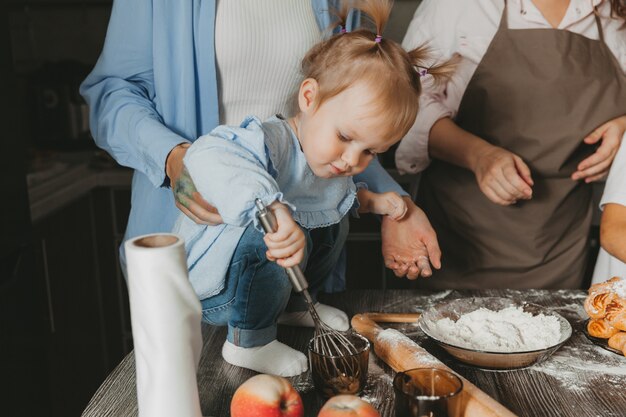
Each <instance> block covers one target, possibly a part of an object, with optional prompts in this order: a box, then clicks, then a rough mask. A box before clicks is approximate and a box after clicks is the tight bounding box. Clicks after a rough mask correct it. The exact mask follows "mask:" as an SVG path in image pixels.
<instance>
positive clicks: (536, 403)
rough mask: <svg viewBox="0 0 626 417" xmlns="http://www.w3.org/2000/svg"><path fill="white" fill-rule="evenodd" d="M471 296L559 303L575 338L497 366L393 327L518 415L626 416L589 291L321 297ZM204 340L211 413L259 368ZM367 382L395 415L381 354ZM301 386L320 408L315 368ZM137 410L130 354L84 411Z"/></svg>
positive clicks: (375, 306) (417, 300)
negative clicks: (512, 367) (472, 361)
mask: <svg viewBox="0 0 626 417" xmlns="http://www.w3.org/2000/svg"><path fill="white" fill-rule="evenodd" d="M468 296H502V297H511V298H515V299H520V300H526V301H529V302H532V303H536V304H540V305H543V306H546V307H549V308H551V309H554V310H555V311H557V312H558V313H560V314H561V315H562V316H564V317H565V318H566V319H568V320H569V322H570V323H571V324H572V326H573V328H574V333H573V335H572V337H571V339H570V340H569V341H568V342H567V343H566V344H565V345H564V346H562V347H561V348H560V349H559V350H558V351H557V352H556V353H555V354H554V355H553V356H552V357H550V358H549V359H548V360H547V361H545V362H543V363H542V364H537V365H534V366H533V367H530V368H527V369H522V370H516V371H507V372H493V371H485V370H481V369H476V368H472V367H469V366H466V365H462V364H460V363H458V362H456V361H455V360H454V359H452V358H451V357H450V356H449V355H448V354H447V353H446V352H445V351H443V350H442V349H441V348H439V347H438V346H436V345H435V344H433V343H432V342H431V341H430V340H428V339H427V337H426V336H425V335H424V334H423V333H422V332H421V331H420V330H419V329H418V328H417V327H416V326H415V325H414V324H401V325H393V326H388V327H394V328H397V329H399V330H400V331H402V332H403V333H405V334H406V335H408V336H409V337H410V338H411V339H413V340H415V341H416V342H418V343H419V344H420V345H421V346H423V347H424V348H426V349H427V350H428V351H429V352H430V353H432V354H433V355H435V356H437V357H438V358H439V359H441V360H442V361H443V362H444V363H446V365H448V366H449V367H451V368H452V369H454V370H455V371H456V372H458V373H459V374H461V375H463V376H464V377H465V378H467V379H468V380H469V381H471V382H472V383H474V384H475V385H476V386H478V387H479V388H480V389H482V390H483V391H485V392H486V393H487V394H489V395H491V396H492V397H493V398H495V399H496V400H497V401H499V402H501V403H502V404H503V405H505V406H506V407H507V408H509V409H510V410H511V411H513V412H514V413H516V414H518V415H520V416H542V417H543V416H546V417H547V416H555V417H567V416H572V417H573V416H575V417H580V416H602V417H609V416H614V417H618V416H626V358H624V357H621V356H618V355H616V354H614V353H611V352H608V351H606V350H604V349H602V348H600V347H597V346H595V345H593V344H592V343H591V342H590V341H589V340H588V339H587V338H586V337H585V335H584V334H583V333H582V330H583V328H584V321H585V320H586V314H585V312H584V310H583V308H582V305H583V301H584V299H585V293H584V292H583V291H569V290H522V291H517V290H480V291H444V292H427V291H423V290H354V291H347V292H345V293H341V294H335V295H332V296H325V297H323V298H322V301H324V302H326V303H328V304H331V305H334V306H337V307H339V308H342V309H343V310H344V311H346V312H347V313H348V314H349V315H353V314H356V313H362V312H372V311H378V312H414V311H420V310H423V309H424V308H425V307H426V306H427V305H429V304H432V303H435V302H437V301H440V300H442V299H444V298H445V299H452V298H460V297H468ZM202 333H203V338H204V347H203V351H202V358H201V359H200V366H199V371H198V387H199V392H200V403H201V408H202V412H203V414H204V415H205V416H213V417H223V416H228V415H229V405H230V400H231V398H232V395H233V393H234V391H235V390H236V389H237V387H238V386H239V385H240V384H241V383H243V382H244V381H245V380H246V379H248V378H250V377H251V376H253V375H255V372H253V371H249V370H246V369H241V368H238V367H234V366H231V365H229V364H227V363H225V362H224V360H223V359H222V357H221V353H220V351H221V347H222V344H223V342H224V340H225V338H226V329H225V328H219V327H212V326H208V325H204V324H203V329H202ZM311 335H312V329H302V328H293V327H282V326H281V327H279V332H278V339H279V340H281V341H283V342H285V343H287V344H288V345H290V346H292V347H294V348H297V349H299V350H301V351H303V352H306V349H305V347H306V344H307V342H308V341H309V339H310V338H311ZM369 367H370V369H369V377H368V385H367V387H366V388H365V390H364V392H363V393H362V397H363V398H365V399H366V400H368V401H370V402H371V403H372V404H373V405H374V406H375V407H376V408H377V409H378V410H379V412H380V413H381V416H383V417H392V416H393V415H394V411H393V407H394V404H393V388H392V386H391V381H392V376H393V374H394V373H393V371H392V370H391V369H390V368H389V367H388V366H387V365H386V364H385V363H383V362H382V361H380V360H379V359H378V358H377V357H376V356H375V354H372V355H371V357H370V366H369ZM290 380H291V382H292V384H293V385H294V386H295V387H296V389H298V391H300V394H301V395H302V398H303V401H304V404H305V415H306V416H307V417H308V416H311V417H314V416H316V415H317V412H318V411H319V409H320V407H321V405H322V404H323V401H322V400H321V399H320V398H319V397H318V396H317V394H316V392H315V390H314V388H313V386H312V382H311V378H310V375H309V372H307V373H305V374H302V375H299V376H297V377H294V378H290ZM136 415H137V398H136V389H135V359H134V355H133V353H130V354H129V355H128V356H127V357H126V358H125V359H124V360H123V361H122V362H121V363H120V364H119V365H118V367H117V368H116V369H115V370H114V371H113V372H112V373H111V375H109V377H108V378H107V379H106V381H104V383H103V384H102V386H101V387H100V389H99V390H98V391H97V392H96V394H95V395H94V396H93V398H92V399H91V401H90V403H89V404H88V406H87V408H86V409H85V411H84V413H83V416H85V417H91V416H98V417H105V416H114V417H130V416H136Z"/></svg>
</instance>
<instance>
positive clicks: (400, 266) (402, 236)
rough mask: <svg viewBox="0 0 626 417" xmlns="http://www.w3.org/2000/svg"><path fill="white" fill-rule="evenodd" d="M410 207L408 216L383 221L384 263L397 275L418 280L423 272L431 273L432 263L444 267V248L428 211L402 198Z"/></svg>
mask: <svg viewBox="0 0 626 417" xmlns="http://www.w3.org/2000/svg"><path fill="white" fill-rule="evenodd" d="M403 200H404V202H405V204H406V206H407V213H406V215H405V216H404V217H403V218H402V219H401V220H399V221H395V220H392V219H391V218H390V217H389V216H385V217H383V220H382V222H383V223H382V228H381V235H382V241H383V242H382V245H383V247H382V250H383V258H384V260H385V266H386V267H387V268H389V269H391V270H393V272H394V274H395V275H396V276H397V277H403V276H405V275H406V276H407V278H409V279H416V278H417V277H419V276H420V275H421V276H423V277H429V276H431V275H432V273H433V272H432V269H431V265H432V266H433V267H434V268H436V269H439V268H441V250H440V249H439V243H438V242H437V235H436V234H435V231H434V230H433V228H432V227H431V225H430V222H429V221H428V218H427V217H426V214H424V212H423V211H422V210H421V209H420V208H419V207H417V206H416V205H415V203H413V201H411V199H410V198H409V197H403Z"/></svg>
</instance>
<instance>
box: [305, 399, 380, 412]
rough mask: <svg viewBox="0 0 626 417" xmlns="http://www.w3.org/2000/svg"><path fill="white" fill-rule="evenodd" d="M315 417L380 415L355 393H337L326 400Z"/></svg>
mask: <svg viewBox="0 0 626 417" xmlns="http://www.w3.org/2000/svg"><path fill="white" fill-rule="evenodd" d="M317 417H380V414H379V413H378V411H376V409H375V408H374V407H372V405H371V404H370V403H368V402H366V401H363V400H362V399H360V398H359V397H357V396H356V395H337V396H335V397H332V398H331V399H330V400H328V401H326V404H324V406H323V407H322V409H321V410H320V413H319V414H318V415H317Z"/></svg>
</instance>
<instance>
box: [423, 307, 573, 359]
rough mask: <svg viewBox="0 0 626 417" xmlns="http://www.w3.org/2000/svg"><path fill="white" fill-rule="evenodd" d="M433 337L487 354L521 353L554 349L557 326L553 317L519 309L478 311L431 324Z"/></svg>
mask: <svg viewBox="0 0 626 417" xmlns="http://www.w3.org/2000/svg"><path fill="white" fill-rule="evenodd" d="M435 331H436V333H437V334H435V335H434V336H436V337H438V338H441V340H443V341H444V342H446V343H449V344H452V345H456V346H462V347H466V348H470V349H476V350H483V351H489V352H525V351H531V350H537V349H544V348H547V347H549V346H554V345H555V344H557V343H558V341H559V339H560V338H561V326H560V323H559V320H558V319H557V318H556V317H554V316H546V315H544V314H538V315H536V316H533V315H532V314H530V313H527V312H525V311H524V310H523V309H522V308H521V307H507V308H505V309H502V310H499V311H493V310H489V309H486V308H479V309H478V310H475V311H472V312H471V313H467V314H464V315H462V316H461V317H459V319H458V320H457V321H456V322H455V321H453V320H451V319H449V318H444V319H441V320H438V321H437V322H436V323H435Z"/></svg>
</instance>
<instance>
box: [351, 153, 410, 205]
mask: <svg viewBox="0 0 626 417" xmlns="http://www.w3.org/2000/svg"><path fill="white" fill-rule="evenodd" d="M354 182H355V183H358V182H364V183H365V184H367V188H368V189H369V190H370V191H373V192H375V193H386V192H388V191H395V192H396V193H398V194H400V195H401V196H408V195H409V193H407V192H406V191H404V190H403V189H402V187H400V184H398V183H397V182H396V181H395V180H394V179H393V178H392V177H391V175H389V173H388V172H387V170H386V169H385V168H383V166H382V165H381V164H380V162H378V159H374V160H373V161H372V162H371V163H370V164H369V166H368V167H367V169H366V170H365V171H363V172H362V173H360V174H359V175H355V176H354Z"/></svg>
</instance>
